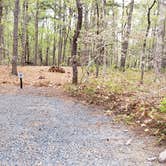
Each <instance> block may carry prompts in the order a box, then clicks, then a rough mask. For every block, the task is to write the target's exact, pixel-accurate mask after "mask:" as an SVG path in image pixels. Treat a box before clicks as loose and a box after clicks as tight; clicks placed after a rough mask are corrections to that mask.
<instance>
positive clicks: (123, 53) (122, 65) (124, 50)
mask: <svg viewBox="0 0 166 166" xmlns="http://www.w3.org/2000/svg"><path fill="white" fill-rule="evenodd" d="M133 8H134V0H131V2H130V11H129V14H128V19H127V25H126V30H125V31H124V34H123V39H122V50H121V63H120V68H121V70H122V71H125V65H126V57H127V51H128V44H129V36H130V31H131V20H132V13H133Z"/></svg>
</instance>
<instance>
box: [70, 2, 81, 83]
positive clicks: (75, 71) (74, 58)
mask: <svg viewBox="0 0 166 166" xmlns="http://www.w3.org/2000/svg"><path fill="white" fill-rule="evenodd" d="M76 5H77V10H78V18H77V27H76V30H75V33H74V36H73V44H72V53H71V56H72V67H73V81H72V82H73V84H77V83H78V69H77V45H78V43H77V41H78V38H79V34H80V31H81V28H82V15H83V14H82V4H81V2H80V0H76Z"/></svg>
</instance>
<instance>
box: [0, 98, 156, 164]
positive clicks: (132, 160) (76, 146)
mask: <svg viewBox="0 0 166 166" xmlns="http://www.w3.org/2000/svg"><path fill="white" fill-rule="evenodd" d="M151 141H152V140H151V138H149V137H147V138H146V137H145V138H141V137H138V136H136V135H135V134H134V133H133V132H131V131H130V130H126V128H125V127H122V126H120V125H118V124H115V123H114V122H113V120H112V119H110V117H108V116H104V115H103V114H101V110H97V109H93V108H91V107H87V106H84V105H82V104H78V103H76V102H73V101H64V100H62V99H58V98H53V97H37V96H36V97H35V96H28V95H27V96H20V95H18V96H16V95H0V165H4V166H6V165H7V166H8V165H9V166H10V165H11V166H16V165H17V166H31V165H32V166H37V165H42V166H87V165H88V166H91V165H94V166H137V165H138V166H144V165H145V166H157V165H159V163H158V162H157V161H151V160H155V157H156V155H157V153H156V149H154V147H153V146H152V145H151Z"/></svg>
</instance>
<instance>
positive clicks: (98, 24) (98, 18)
mask: <svg viewBox="0 0 166 166" xmlns="http://www.w3.org/2000/svg"><path fill="white" fill-rule="evenodd" d="M96 14H97V32H96V34H97V36H98V35H99V28H100V14H99V4H98V1H97V0H96ZM98 47H100V44H99V41H97V58H96V59H95V64H96V78H97V77H98V76H99V56H100V49H99V50H98Z"/></svg>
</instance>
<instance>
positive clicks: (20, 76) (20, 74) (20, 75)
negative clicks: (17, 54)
mask: <svg viewBox="0 0 166 166" xmlns="http://www.w3.org/2000/svg"><path fill="white" fill-rule="evenodd" d="M23 77H24V75H23V73H21V72H18V78H19V79H20V88H21V89H22V88H23V81H22V79H23Z"/></svg>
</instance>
